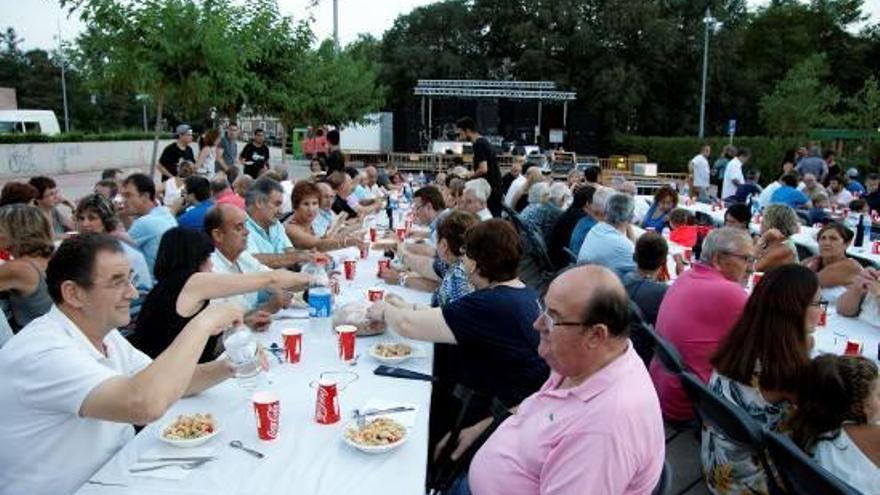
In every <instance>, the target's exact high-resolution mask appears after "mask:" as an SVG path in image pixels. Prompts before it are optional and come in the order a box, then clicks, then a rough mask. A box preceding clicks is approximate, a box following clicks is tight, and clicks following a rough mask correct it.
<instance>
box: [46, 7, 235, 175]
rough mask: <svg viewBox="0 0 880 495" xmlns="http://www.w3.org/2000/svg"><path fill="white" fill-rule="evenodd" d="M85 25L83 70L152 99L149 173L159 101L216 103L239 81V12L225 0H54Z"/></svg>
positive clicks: (91, 76) (194, 105)
mask: <svg viewBox="0 0 880 495" xmlns="http://www.w3.org/2000/svg"><path fill="white" fill-rule="evenodd" d="M62 5H64V6H67V7H69V8H70V9H71V11H72V12H78V13H79V16H80V18H81V19H82V21H83V22H84V24H85V26H86V31H85V33H83V34H82V35H81V36H80V37H79V39H78V40H77V41H78V45H79V47H80V49H81V51H82V57H81V58H80V64H81V67H82V70H83V72H84V73H85V74H86V77H88V78H89V79H91V80H92V81H97V82H98V84H99V85H100V86H103V87H107V88H112V89H115V90H121V91H134V92H137V93H141V94H146V95H149V96H150V97H151V98H152V100H153V101H154V102H155V104H156V110H155V112H156V120H155V127H154V143H153V156H152V160H151V164H150V173H151V175H152V173H153V172H154V169H155V165H156V156H157V153H158V141H159V134H160V132H161V130H162V117H163V110H164V108H165V105H166V104H167V103H168V102H174V103H177V104H180V105H183V106H186V107H188V108H200V107H205V106H206V105H208V104H209V103H214V104H217V103H219V102H217V95H229V94H230V92H229V91H228V88H229V87H230V86H234V87H238V86H239V85H243V83H242V82H241V81H242V78H243V77H244V74H243V67H244V63H243V62H244V61H243V60H242V59H243V57H246V56H247V55H248V52H246V51H245V52H243V51H241V50H240V49H239V47H238V46H236V43H235V42H236V41H237V40H238V39H240V38H239V37H237V36H235V33H236V31H235V26H236V23H237V22H239V20H240V18H241V17H244V16H246V15H247V12H246V11H243V10H242V9H241V8H240V7H237V6H236V5H235V4H233V3H232V2H231V1H229V0H211V1H208V0H203V1H194V0H143V1H140V2H124V1H119V0H62Z"/></svg>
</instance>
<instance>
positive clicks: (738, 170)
mask: <svg viewBox="0 0 880 495" xmlns="http://www.w3.org/2000/svg"><path fill="white" fill-rule="evenodd" d="M751 156H752V155H751V153H750V152H749V150H747V149H745V148H743V149H741V150H739V152H737V155H736V158H734V159H733V160H730V161H729V162H727V167H725V168H724V180H723V181H722V183H721V196H720V197H721V198H729V197H731V196H733V195H734V194H736V188H737V187H739V186H740V185H741V184H743V183H745V181H746V178H745V176H744V175H743V166H744V165H745V164H746V163H748V162H749V158H751Z"/></svg>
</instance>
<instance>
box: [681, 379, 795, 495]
mask: <svg viewBox="0 0 880 495" xmlns="http://www.w3.org/2000/svg"><path fill="white" fill-rule="evenodd" d="M679 379H681V384H682V387H684V390H685V393H687V395H688V397H690V399H691V402H692V403H693V404H694V408H695V409H696V410H697V413H698V415H699V416H700V419H701V420H702V421H703V425H704V426H710V427H711V428H713V429H714V430H716V431H717V432H719V433H721V434H723V435H724V436H725V437H727V438H728V439H729V440H731V441H733V442H736V443H738V444H740V445H742V446H743V447H745V448H748V449H749V450H751V451H752V453H753V454H754V455H755V457H757V459H758V460H759V462H760V463H761V467H762V468H763V469H764V473H765V474H766V479H767V488H768V490H769V492H770V494H771V495H778V494H782V493H784V492H783V491H782V489H781V488H780V487H779V485H778V483H777V482H776V478H775V477H774V475H773V470H772V469H771V468H770V464H769V462H768V461H767V456H766V455H765V447H764V433H763V430H762V428H761V425H760V424H758V422H757V421H755V420H754V419H752V417H751V416H749V415H748V414H747V413H746V412H745V411H744V410H743V409H741V408H739V407H737V406H736V405H735V404H733V403H731V402H730V401H728V400H726V399H724V398H723V397H720V396H719V395H718V394H716V393H714V392H712V391H711V390H709V387H707V386H706V384H704V383H703V381H702V380H700V379H699V378H698V377H697V376H696V375H694V374H692V373H689V372H687V371H685V372H684V373H682V374H681V375H679Z"/></svg>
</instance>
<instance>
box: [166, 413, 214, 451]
mask: <svg viewBox="0 0 880 495" xmlns="http://www.w3.org/2000/svg"><path fill="white" fill-rule="evenodd" d="M217 432H218V430H217V421H216V420H214V416H212V415H211V414H210V413H206V414H201V413H196V414H190V415H188V414H181V415H179V416H177V419H175V420H174V421H172V422H170V423H167V424H166V425H165V426H163V427H162V429H161V430H159V438H160V439H161V440H162V441H163V442H165V443H167V444H169V445H173V446H175V447H182V448H190V447H198V446H199V445H202V444H204V443H205V442H207V441H208V440H210V439H211V438H213V437H214V436H215V435H216V434H217Z"/></svg>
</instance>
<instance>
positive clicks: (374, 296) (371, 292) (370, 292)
mask: <svg viewBox="0 0 880 495" xmlns="http://www.w3.org/2000/svg"><path fill="white" fill-rule="evenodd" d="M383 297H385V291H384V290H382V289H380V288H378V287H371V288H370V289H367V299H369V300H370V302H376V301H381V300H382V298H383Z"/></svg>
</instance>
